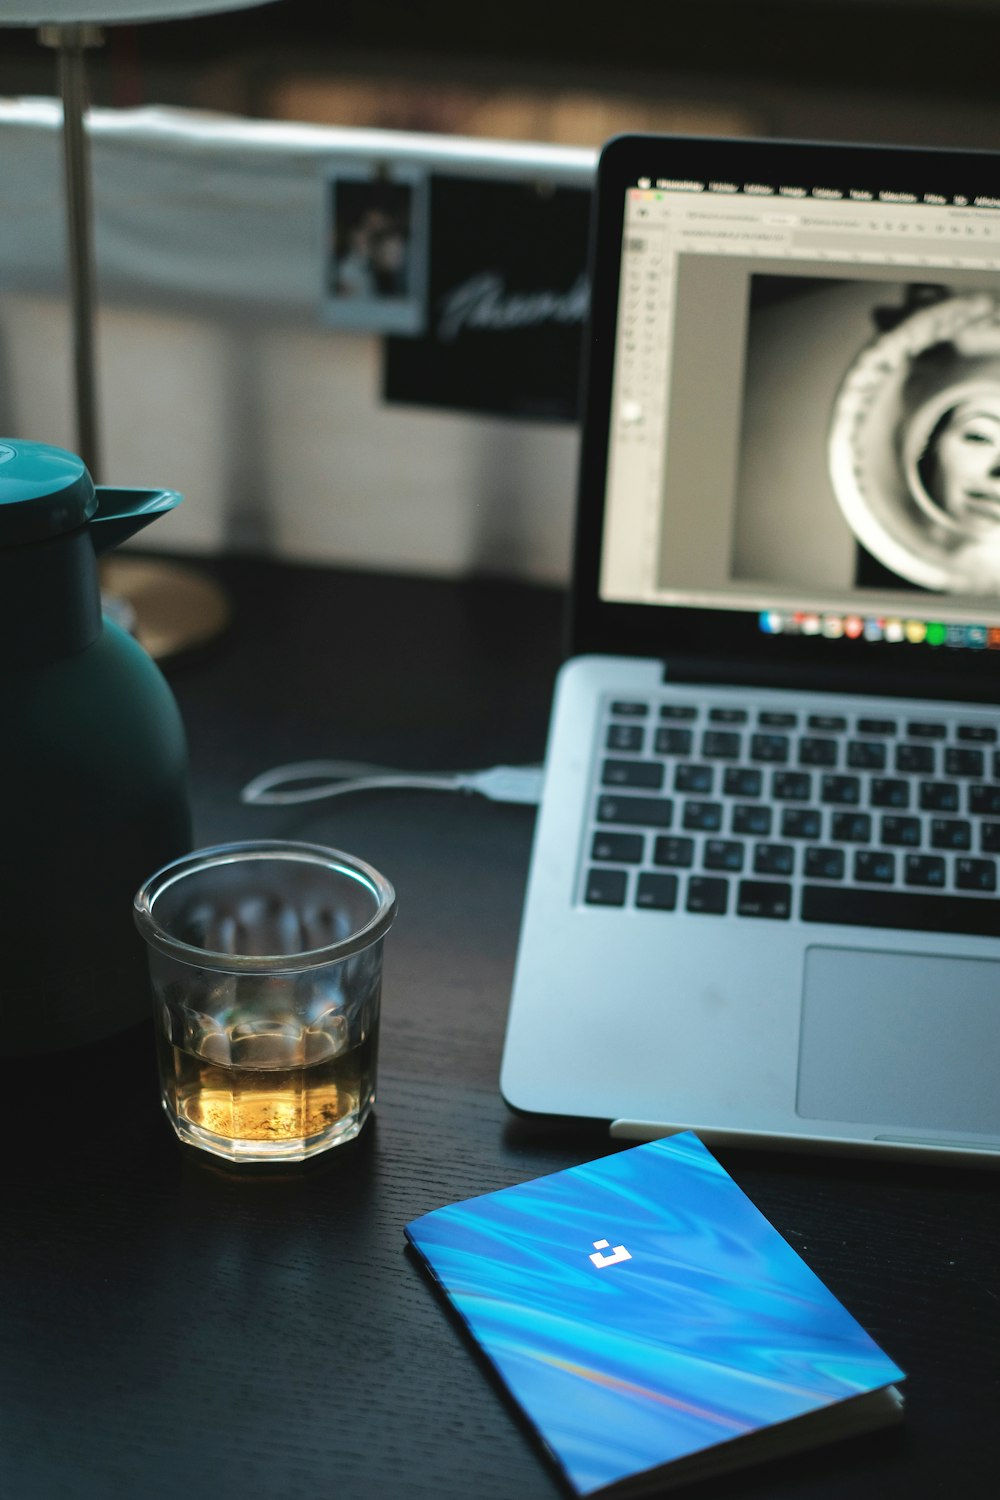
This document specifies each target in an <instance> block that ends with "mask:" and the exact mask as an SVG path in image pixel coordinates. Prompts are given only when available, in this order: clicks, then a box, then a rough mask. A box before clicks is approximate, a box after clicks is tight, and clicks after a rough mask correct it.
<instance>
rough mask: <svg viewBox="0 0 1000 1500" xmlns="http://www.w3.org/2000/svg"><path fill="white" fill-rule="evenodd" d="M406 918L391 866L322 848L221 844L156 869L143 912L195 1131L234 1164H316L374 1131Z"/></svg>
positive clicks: (189, 1126) (165, 1062)
mask: <svg viewBox="0 0 1000 1500" xmlns="http://www.w3.org/2000/svg"><path fill="white" fill-rule="evenodd" d="M395 914H396V896H395V892H394V891H393V888H392V886H391V885H390V883H389V881H388V880H386V879H385V877H384V876H383V875H380V874H379V873H378V871H377V870H375V869H373V868H372V867H371V865H367V864H365V863H364V862H363V861H362V860H359V859H355V858H354V856H353V855H350V854H343V853H341V852H340V851H339V850H336V849H325V848H322V847H320V846H319V845H315V844H302V843H294V842H282V841H279V840H260V841H258V842H255V843H239V844H220V845H217V846H216V847H214V848H211V849H202V850H199V851H197V852H196V853H194V854H190V855H186V856H185V857H184V858H183V859H178V860H174V861H173V863H171V864H169V865H165V866H164V867H163V869H161V870H158V871H157V872H156V873H155V874H154V875H152V876H150V878H149V880H147V881H146V883H145V885H143V886H142V888H141V890H139V892H138V893H137V895H136V897H135V904H134V916H135V922H136V926H137V927H138V929H139V931H140V933H141V934H142V936H143V938H144V939H145V941H146V947H147V953H148V958H149V972H150V978H151V981H152V989H153V1000H154V1010H155V1026H156V1043H157V1051H158V1056H159V1069H160V1087H161V1093H162V1098H163V1107H164V1109H165V1110H166V1112H167V1116H168V1118H169V1120H170V1122H171V1124H172V1125H173V1127H174V1130H175V1131H176V1132H177V1134H178V1136H179V1137H180V1139H181V1140H182V1141H185V1142H186V1143H187V1144H189V1145H192V1146H199V1147H201V1149H202V1150H205V1151H211V1152H213V1153H214V1154H215V1155H216V1156H221V1157H225V1158H227V1159H228V1160H230V1161H239V1162H255V1161H256V1162H274V1161H303V1160H305V1159H306V1158H307V1157H309V1156H313V1155H315V1154H316V1153H317V1152H320V1151H325V1150H327V1149H329V1148H330V1147H331V1146H337V1145H340V1144H341V1143H342V1142H344V1141H349V1140H353V1138H354V1137H355V1136H356V1135H358V1134H359V1133H360V1131H361V1129H362V1127H363V1126H364V1124H365V1121H366V1120H367V1118H368V1116H369V1114H370V1113H371V1109H372V1105H373V1103H374V1100H375V1075H376V1064H377V1052H378V1030H379V1008H380V995H381V987H382V944H383V939H384V938H385V934H386V933H387V931H388V930H389V927H390V925H391V923H392V920H393V918H394V916H395Z"/></svg>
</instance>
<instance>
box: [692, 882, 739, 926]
mask: <svg viewBox="0 0 1000 1500" xmlns="http://www.w3.org/2000/svg"><path fill="white" fill-rule="evenodd" d="M728 905H729V881H728V880H723V879H722V878H721V877H720V876H718V875H692V876H691V878H690V879H689V881H688V888H687V909H688V911H694V912H704V913H706V914H707V915H709V916H713V917H721V916H723V915H724V913H725V910H726V907H727V906H728Z"/></svg>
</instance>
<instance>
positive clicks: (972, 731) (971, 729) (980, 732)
mask: <svg viewBox="0 0 1000 1500" xmlns="http://www.w3.org/2000/svg"><path fill="white" fill-rule="evenodd" d="M955 738H956V739H958V740H965V741H966V742H967V743H968V742H969V741H974V742H975V743H977V744H980V745H995V744H996V742H997V731H996V730H995V729H994V728H993V725H992V724H959V726H958V728H957V729H956V730H955Z"/></svg>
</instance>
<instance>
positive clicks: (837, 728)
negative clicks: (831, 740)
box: [807, 714, 847, 734]
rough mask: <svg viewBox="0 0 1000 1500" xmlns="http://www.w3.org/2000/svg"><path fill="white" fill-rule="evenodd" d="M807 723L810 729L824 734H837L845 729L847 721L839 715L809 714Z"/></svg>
mask: <svg viewBox="0 0 1000 1500" xmlns="http://www.w3.org/2000/svg"><path fill="white" fill-rule="evenodd" d="M807 723H808V727H809V728H810V729H819V730H822V731H824V732H825V733H826V734H839V733H840V732H841V731H842V730H844V729H846V728H847V720H846V719H845V718H844V717H843V716H842V715H841V714H810V715H809V718H808V721H807Z"/></svg>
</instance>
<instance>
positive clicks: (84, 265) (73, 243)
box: [38, 23, 104, 480]
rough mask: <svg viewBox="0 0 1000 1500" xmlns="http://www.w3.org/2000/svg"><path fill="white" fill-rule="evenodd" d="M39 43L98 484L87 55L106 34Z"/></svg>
mask: <svg viewBox="0 0 1000 1500" xmlns="http://www.w3.org/2000/svg"><path fill="white" fill-rule="evenodd" d="M38 36H39V41H40V42H41V43H42V44H43V45H44V46H46V47H52V48H53V49H54V50H55V51H56V54H57V61H58V75H59V92H60V95H61V97H62V107H63V165H64V175H65V188H66V225H67V233H68V271H69V283H70V308H71V315H72V323H73V371H74V382H73V383H74V394H75V401H76V444H77V452H78V453H79V455H80V457H81V458H82V459H83V461H84V463H85V464H86V465H87V468H88V469H89V470H90V473H91V475H92V476H93V478H94V479H95V480H96V479H98V478H99V475H100V467H101V464H100V456H101V454H100V446H101V445H100V434H99V430H98V419H97V382H96V375H95V372H96V369H97V355H96V349H95V335H94V306H95V300H96V299H95V289H94V224H93V212H92V209H91V178H90V147H89V142H88V140H87V129H86V123H85V119H84V116H85V113H86V109H87V78H86V66H85V61H84V53H85V52H86V50H87V49H88V48H89V47H97V46H100V45H101V43H102V42H103V40H104V36H103V33H102V32H101V30H100V28H99V27H97V26H91V25H87V24H85V23H84V24H79V23H74V24H57V25H49V26H43V27H41V28H40V29H39V33H38Z"/></svg>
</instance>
